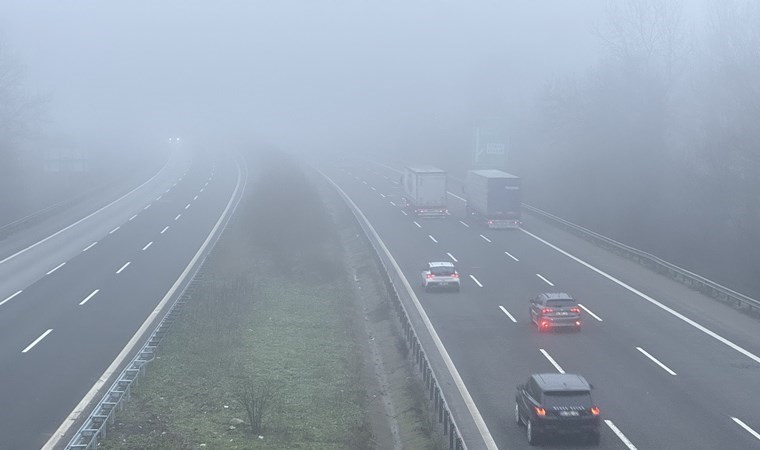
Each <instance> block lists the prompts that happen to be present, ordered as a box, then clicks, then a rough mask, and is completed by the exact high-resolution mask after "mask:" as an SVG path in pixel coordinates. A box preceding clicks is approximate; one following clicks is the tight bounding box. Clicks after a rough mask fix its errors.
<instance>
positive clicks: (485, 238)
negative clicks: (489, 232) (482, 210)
mask: <svg viewBox="0 0 760 450" xmlns="http://www.w3.org/2000/svg"><path fill="white" fill-rule="evenodd" d="M480 237H482V238H483V240H484V241H486V242H491V240H490V239H488V238H487V237H485V236H483V235H482V234H481V235H480Z"/></svg>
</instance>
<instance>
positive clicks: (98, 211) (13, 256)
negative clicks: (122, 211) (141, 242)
mask: <svg viewBox="0 0 760 450" xmlns="http://www.w3.org/2000/svg"><path fill="white" fill-rule="evenodd" d="M168 164H169V162H168V160H167V162H166V164H164V166H163V167H162V168H161V169H160V170H159V171H158V172H156V174H155V175H153V176H152V177H150V178H149V179H148V180H147V181H145V182H144V183H143V184H141V185H139V186H137V187H136V188H134V189H132V190H131V191H129V192H127V193H126V194H124V195H122V196H121V197H119V198H117V199H116V200H114V201H112V202H111V203H109V204H107V205H106V206H104V207H102V208H100V209H99V210H97V211H95V212H92V213H90V214H88V215H86V216H84V217H82V218H81V219H79V220H77V221H76V222H74V223H72V224H71V225H69V226H67V227H66V228H62V229H60V230H58V231H56V232H55V233H53V234H51V235H50V236H48V237H46V238H44V239H42V240H39V241H37V242H35V243H34V244H32V245H30V246H29V247H26V248H23V249H21V250H19V251H17V252H16V253H14V254H12V255H10V256H6V257H5V258H3V259H2V260H0V264H2V263H4V262H6V261H8V260H10V259H12V258H15V257H16V256H18V255H20V254H22V253H26V252H27V251H29V250H31V249H33V248H34V247H37V246H38V245H40V244H42V243H43V242H47V241H48V240H50V239H52V238H54V237H56V236H58V235H59V234H61V233H63V232H65V231H66V230H69V229H71V228H73V227H75V226H77V225H79V224H80V223H82V222H84V221H85V220H87V219H89V218H90V217H92V216H94V215H95V214H98V213H100V212H101V211H103V210H105V209H106V208H109V207H110V206H112V205H115V204H116V203H118V202H120V201H122V200H124V199H125V198H127V197H129V196H130V195H132V194H133V193H134V192H136V191H138V190H139V189H140V188H142V187H143V186H145V185H147V184H148V183H150V182H151V181H153V179H154V178H156V177H157V176H158V174H160V173H161V172H162V171H163V170H164V169H166V166H167V165H168Z"/></svg>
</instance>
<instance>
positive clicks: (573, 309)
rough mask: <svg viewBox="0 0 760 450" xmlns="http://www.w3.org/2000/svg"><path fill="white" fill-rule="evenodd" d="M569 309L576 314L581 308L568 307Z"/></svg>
mask: <svg viewBox="0 0 760 450" xmlns="http://www.w3.org/2000/svg"><path fill="white" fill-rule="evenodd" d="M570 311H571V312H574V313H576V314H580V313H581V309H580V308H570Z"/></svg>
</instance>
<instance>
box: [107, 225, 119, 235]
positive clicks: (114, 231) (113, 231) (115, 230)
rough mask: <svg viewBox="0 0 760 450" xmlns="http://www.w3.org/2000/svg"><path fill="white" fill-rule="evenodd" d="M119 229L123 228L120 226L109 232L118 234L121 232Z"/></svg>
mask: <svg viewBox="0 0 760 450" xmlns="http://www.w3.org/2000/svg"><path fill="white" fill-rule="evenodd" d="M119 228H121V227H120V226H119V227H116V228H114V229H113V230H111V231H109V232H108V234H114V233H116V232H117V231H119Z"/></svg>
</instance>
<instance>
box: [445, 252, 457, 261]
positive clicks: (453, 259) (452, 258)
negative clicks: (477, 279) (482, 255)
mask: <svg viewBox="0 0 760 450" xmlns="http://www.w3.org/2000/svg"><path fill="white" fill-rule="evenodd" d="M446 254H447V255H449V258H451V260H452V261H454V262H459V260H458V259H456V258H454V255H452V254H451V253H446Z"/></svg>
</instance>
